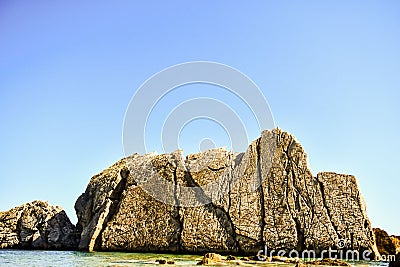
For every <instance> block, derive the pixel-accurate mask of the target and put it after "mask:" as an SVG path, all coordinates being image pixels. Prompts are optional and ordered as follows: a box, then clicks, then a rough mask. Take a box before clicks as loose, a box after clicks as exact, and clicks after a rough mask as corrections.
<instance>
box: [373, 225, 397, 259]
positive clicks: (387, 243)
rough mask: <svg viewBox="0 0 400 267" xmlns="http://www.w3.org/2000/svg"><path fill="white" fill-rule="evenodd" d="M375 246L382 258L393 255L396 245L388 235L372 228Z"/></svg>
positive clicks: (383, 231)
mask: <svg viewBox="0 0 400 267" xmlns="http://www.w3.org/2000/svg"><path fill="white" fill-rule="evenodd" d="M374 235H375V240H376V246H377V248H378V251H379V253H380V254H381V255H382V256H388V255H395V254H396V245H395V244H394V243H393V239H392V238H391V237H390V236H389V234H388V233H387V232H386V231H385V230H382V229H380V228H374Z"/></svg>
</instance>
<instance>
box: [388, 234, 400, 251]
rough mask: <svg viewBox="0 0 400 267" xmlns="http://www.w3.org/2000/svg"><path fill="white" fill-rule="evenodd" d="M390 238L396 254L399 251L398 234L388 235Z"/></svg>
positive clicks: (399, 240)
mask: <svg viewBox="0 0 400 267" xmlns="http://www.w3.org/2000/svg"><path fill="white" fill-rule="evenodd" d="M390 239H392V243H393V245H394V246H395V248H396V254H397V253H400V236H395V235H392V236H390Z"/></svg>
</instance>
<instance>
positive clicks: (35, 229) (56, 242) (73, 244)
mask: <svg viewBox="0 0 400 267" xmlns="http://www.w3.org/2000/svg"><path fill="white" fill-rule="evenodd" d="M78 239H79V235H77V232H76V230H75V227H74V225H73V224H72V223H71V222H70V220H69V219H68V217H67V214H66V213H65V211H64V210H63V209H62V208H61V207H59V206H57V207H53V206H51V205H49V204H48V203H47V202H43V201H33V202H31V203H27V204H24V205H21V206H18V207H15V208H13V209H11V210H9V211H6V212H0V248H24V249H76V248H77V244H78Z"/></svg>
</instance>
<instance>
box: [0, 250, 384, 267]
mask: <svg viewBox="0 0 400 267" xmlns="http://www.w3.org/2000/svg"><path fill="white" fill-rule="evenodd" d="M201 258H202V257H201V256H199V255H171V254H153V253H122V252H94V253H86V252H76V251H35V250H0V266H1V267H2V266H154V265H159V264H157V262H156V260H157V259H165V260H173V261H174V262H175V264H174V265H175V266H196V264H197V262H199V261H200V260H201ZM351 264H352V265H354V266H356V267H374V266H379V267H383V266H387V263H382V262H352V263H351ZM174 265H171V264H166V265H163V266H174ZM234 265H236V262H233V263H232V265H231V266H234ZM256 265H257V266H268V267H289V266H290V267H293V266H294V264H285V263H257V264H256ZM246 266H254V264H247V265H246Z"/></svg>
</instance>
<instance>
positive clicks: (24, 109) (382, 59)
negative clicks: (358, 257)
mask: <svg viewBox="0 0 400 267" xmlns="http://www.w3.org/2000/svg"><path fill="white" fill-rule="evenodd" d="M138 2H139V1H40V0H38V1H11V0H3V1H1V2H0V119H1V131H0V151H1V152H0V170H1V174H0V181H1V182H0V185H1V186H0V210H7V209H9V208H11V207H13V206H16V205H19V204H22V203H25V202H28V201H32V200H34V199H43V200H48V201H49V202H50V203H51V204H53V205H56V204H57V205H61V206H63V207H64V208H65V209H66V211H67V213H68V215H69V216H70V217H71V219H72V220H73V221H76V218H75V214H74V210H73V205H74V202H75V199H76V198H77V197H78V196H79V195H80V194H81V193H82V192H83V191H84V190H85V188H86V185H87V183H88V182H89V179H90V177H91V176H92V175H94V174H96V173H98V172H99V171H101V170H102V169H104V168H106V167H107V166H109V165H111V164H112V163H114V162H115V161H117V160H118V159H119V158H121V157H122V156H123V149H122V137H121V135H122V123H123V118H124V112H125V109H126V107H127V105H128V103H129V100H130V98H131V97H132V95H133V94H134V92H135V90H136V89H137V88H138V87H139V86H140V85H141V84H142V83H143V82H144V81H145V80H146V79H147V78H149V77H150V76H151V75H153V74H154V73H156V72H158V71H160V70H161V69H164V68H166V67H168V66H171V65H174V64H177V63H181V62H187V61H192V60H208V61H216V62H221V63H224V64H227V65H230V66H232V67H235V68H237V69H239V70H241V71H242V72H243V73H245V74H246V75H248V76H249V77H251V78H252V79H253V80H254V81H255V82H256V83H257V84H258V85H259V87H260V88H261V89H262V91H263V93H264V94H265V96H266V98H267V100H268V102H269V104H270V106H271V110H272V112H273V114H274V118H275V122H276V124H277V125H278V126H279V127H281V128H283V129H284V130H287V131H289V132H291V133H293V134H294V135H295V136H296V137H297V138H298V140H299V141H300V142H301V143H302V144H303V146H304V147H305V149H306V151H307V152H308V155H309V158H310V164H311V168H312V170H313V172H314V174H316V173H317V172H318V171H336V172H341V173H349V174H354V175H356V176H357V177H358V179H359V183H360V186H361V190H362V193H363V195H364V198H365V200H366V202H367V208H368V209H367V210H368V214H369V217H370V219H371V220H372V224H373V226H375V227H378V226H379V227H383V228H385V229H386V230H388V231H389V232H390V233H396V234H400V225H399V223H398V222H399V221H400V217H399V216H400V215H399V212H398V211H399V206H398V205H399V204H398V203H399V201H398V193H399V188H400V181H399V178H400V177H399V173H398V168H397V167H398V166H397V164H399V162H400V157H399V151H400V145H399V142H398V136H399V132H400V126H399V125H400V124H399V117H398V116H399V111H400V105H399V103H398V102H399V99H400V2H399V1H395V0H394V1H382V0H379V1H378V0H377V1H366V0H362V1H347V0H343V1H297V2H295V1H252V2H251V3H249V2H248V1H242V2H241V3H236V4H233V3H232V1H141V2H142V3H138ZM222 135H223V134H222Z"/></svg>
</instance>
